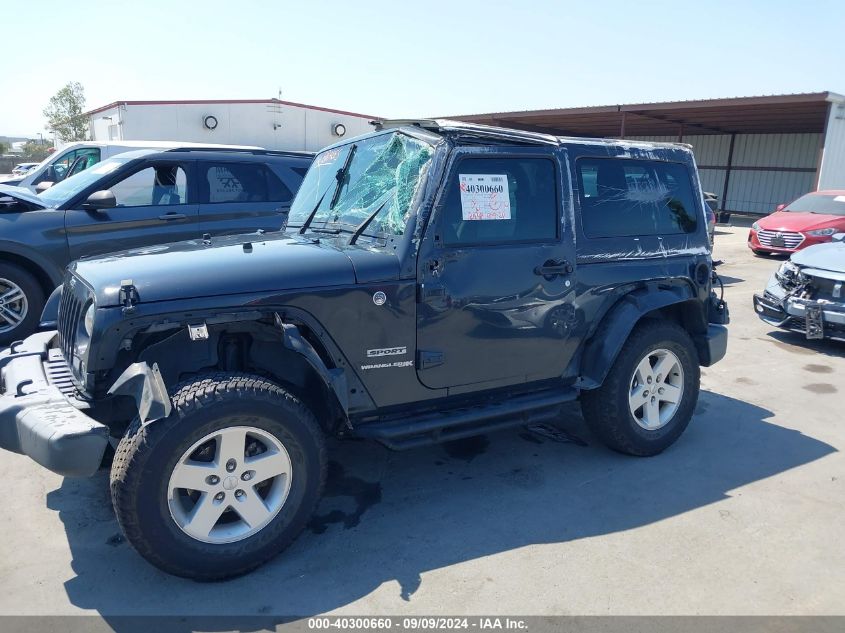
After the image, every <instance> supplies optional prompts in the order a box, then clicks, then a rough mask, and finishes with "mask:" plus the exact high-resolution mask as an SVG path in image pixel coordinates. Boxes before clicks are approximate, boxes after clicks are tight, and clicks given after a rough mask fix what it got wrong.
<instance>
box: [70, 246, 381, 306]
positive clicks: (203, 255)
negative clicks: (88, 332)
mask: <svg viewBox="0 0 845 633" xmlns="http://www.w3.org/2000/svg"><path fill="white" fill-rule="evenodd" d="M397 268H398V267H397ZM69 269H70V270H71V271H72V272H73V273H74V274H75V275H76V276H77V277H79V278H81V279H82V280H84V281H85V282H86V283H87V284H88V285H89V286H90V287H91V288H94V290H95V292H96V294H97V304H98V305H99V306H102V307H107V306H115V305H119V303H120V302H119V297H118V295H119V292H120V286H121V282H122V281H125V280H131V281H132V283H133V284H134V285H135V287H136V289H137V291H138V297H139V300H140V302H141V303H150V302H154V301H167V300H172V299H191V298H197V297H211V296H224V295H233V294H248V293H257V292H271V291H279V290H292V289H297V288H316V287H325V286H337V285H347V284H354V283H355V281H356V277H355V269H354V266H353V263H352V260H351V259H350V258H349V257H348V256H347V255H346V254H345V253H344V252H343V251H342V250H340V249H338V248H337V247H335V246H334V245H332V244H331V243H323V242H315V241H312V240H308V239H305V238H301V237H299V236H298V235H291V234H287V233H276V234H271V235H258V234H252V235H235V236H229V237H220V238H212V240H210V243H207V242H205V241H203V240H190V241H186V242H176V243H173V244H164V245H159V246H149V247H145V248H136V249H132V250H127V251H122V252H118V253H112V254H110V255H106V256H102V257H98V258H94V259H81V260H78V261H76V262H74V263H73V264H71V265H70V267H69Z"/></svg>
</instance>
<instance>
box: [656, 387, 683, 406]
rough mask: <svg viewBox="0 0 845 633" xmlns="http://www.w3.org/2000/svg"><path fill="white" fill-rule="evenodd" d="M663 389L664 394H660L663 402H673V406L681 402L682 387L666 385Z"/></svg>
mask: <svg viewBox="0 0 845 633" xmlns="http://www.w3.org/2000/svg"><path fill="white" fill-rule="evenodd" d="M661 389H662V390H663V392H662V393H661V394H660V396H659V397H660V399H661V400H662V401H663V402H671V403H672V404H677V403H678V402H680V401H681V388H680V387H675V386H673V385H669V384H664V385H663V387H661Z"/></svg>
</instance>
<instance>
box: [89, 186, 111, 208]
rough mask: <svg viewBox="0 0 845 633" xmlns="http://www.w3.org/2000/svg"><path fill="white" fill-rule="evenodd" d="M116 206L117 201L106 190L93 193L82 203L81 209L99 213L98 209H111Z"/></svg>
mask: <svg viewBox="0 0 845 633" xmlns="http://www.w3.org/2000/svg"><path fill="white" fill-rule="evenodd" d="M116 206H117V199H116V198H115V197H114V194H113V193H112V192H111V191H109V190H108V189H103V190H102V191H95V192H94V193H92V194H91V195H90V196H88V198H87V199H86V200H85V202H83V203H82V208H83V209H88V210H92V211H99V210H100V209H112V208H114V207H116Z"/></svg>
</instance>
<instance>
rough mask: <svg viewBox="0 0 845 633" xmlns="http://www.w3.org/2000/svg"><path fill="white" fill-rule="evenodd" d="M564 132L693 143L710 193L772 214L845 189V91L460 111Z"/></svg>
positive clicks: (726, 204)
mask: <svg viewBox="0 0 845 633" xmlns="http://www.w3.org/2000/svg"><path fill="white" fill-rule="evenodd" d="M450 118H453V119H459V120H463V121H473V122H476V123H486V124H489V125H502V126H506V127H513V128H520V129H525V130H532V131H537V132H547V133H551V134H558V135H563V136H592V137H600V136H603V137H613V138H629V139H632V140H648V141H669V142H673V141H679V142H684V143H689V144H690V145H692V146H693V150H694V152H695V156H696V162H697V163H698V168H699V172H700V174H701V184H702V187H703V189H704V190H705V191H712V192H713V193H715V194H716V195H717V196H718V197H719V204H720V207H721V208H722V209H724V210H727V211H733V212H745V213H756V214H767V213H770V212H771V211H773V210H774V208H775V207H776V206H777V205H778V204H781V203H784V202H789V201H791V200H794V199H795V198H797V197H798V196H800V195H802V194H804V193H807V192H808V191H812V190H814V189H845V96H843V95H839V94H836V93H832V92H820V93H809V94H797V95H775V96H765V97H740V98H735V99H710V100H702V101H677V102H667V103H647V104H631V105H618V106H597V107H587V108H562V109H557V110H534V111H523V112H500V113H492V114H476V115H467V116H453V117H450Z"/></svg>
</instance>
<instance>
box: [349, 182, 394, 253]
mask: <svg viewBox="0 0 845 633" xmlns="http://www.w3.org/2000/svg"><path fill="white" fill-rule="evenodd" d="M390 191H393V190H392V189H391V190H390ZM388 193H390V192H388ZM388 200H390V196H389V195H388V196H387V197H386V198H385V199H384V202H382V203H381V204H380V205H378V207H377V208H376V210H375V211H373V212H372V213H371V214H370V215H368V216H367V217H366V218H365V219H364V221H363V222H361V224H359V225H358V227H357V228H356V229H355V232H354V233H353V234H352V237H350V238H349V245H350V246H352V245H353V244H354V243H355V242H357V241H358V238H359V237H361V235H362V234H363V233H364V231H366V230H367V227H368V226H370V222H372V221H373V220H375V218H376V216H377V215H378V214H379V213H381V210H382V209H384V205H386V204H387V201H388Z"/></svg>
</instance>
